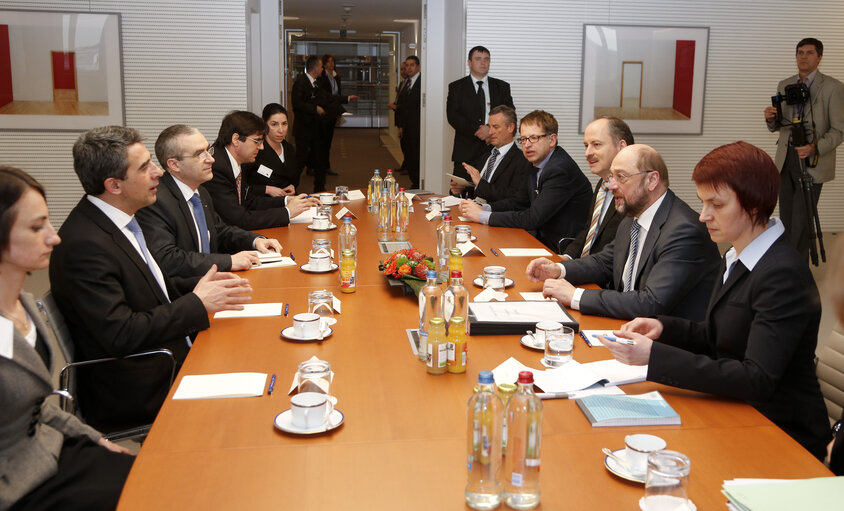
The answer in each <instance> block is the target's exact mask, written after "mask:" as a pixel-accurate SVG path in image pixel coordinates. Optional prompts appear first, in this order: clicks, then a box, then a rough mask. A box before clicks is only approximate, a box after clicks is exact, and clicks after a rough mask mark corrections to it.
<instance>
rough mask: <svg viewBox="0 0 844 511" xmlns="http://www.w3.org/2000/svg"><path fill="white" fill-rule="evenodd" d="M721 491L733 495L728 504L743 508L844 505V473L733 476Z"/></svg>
mask: <svg viewBox="0 0 844 511" xmlns="http://www.w3.org/2000/svg"><path fill="white" fill-rule="evenodd" d="M722 493H723V494H724V495H725V496H726V497H727V498H728V499H730V503H729V504H727V506H728V507H730V506H732V507H730V509H736V510H740V511H757V510H764V511H793V510H795V509H830V510H831V509H841V503H842V502H844V477H818V478H814V479H733V480H731V481H724V486H723V490H722Z"/></svg>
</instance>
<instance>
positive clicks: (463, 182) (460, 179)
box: [446, 173, 475, 186]
mask: <svg viewBox="0 0 844 511" xmlns="http://www.w3.org/2000/svg"><path fill="white" fill-rule="evenodd" d="M446 176H448V177H450V178H451V180H452V181H454V182H455V183H457V184H459V185H461V186H475V185H473V184H472V182H471V181H467V180H466V178H463V177H460V176H455V175H454V174H449V173H446Z"/></svg>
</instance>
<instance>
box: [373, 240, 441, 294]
mask: <svg viewBox="0 0 844 511" xmlns="http://www.w3.org/2000/svg"><path fill="white" fill-rule="evenodd" d="M433 269H434V259H433V258H432V257H430V256H426V255H425V254H424V253H422V252H420V251H418V250H416V249H413V248H409V249H404V250H399V251H398V252H394V253H392V254H390V256H389V257H388V258H387V259H385V260H384V261H381V262H379V263H378V270H379V271H381V272H382V273H383V274H384V275H386V276H387V277H388V278H393V279H397V280H400V281H402V282H403V283H405V284H406V285H407V286H409V287H410V288H411V289H412V290H413V292H414V293H415V294H417V295H418V294H419V290H420V289H422V287H423V286H424V285H425V275H426V274H427V273H428V270H433Z"/></svg>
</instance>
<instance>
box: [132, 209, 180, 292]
mask: <svg viewBox="0 0 844 511" xmlns="http://www.w3.org/2000/svg"><path fill="white" fill-rule="evenodd" d="M126 228H127V229H129V230H130V231H132V234H134V235H135V239H136V240H137V241H138V245H140V247H141V252H143V254H144V262H145V263H147V267H149V272H150V273H151V274H152V277H153V278H154V279H155V281H156V282H158V285H159V287H161V291H162V292H163V293H164V297H165V298H167V287H166V286H165V285H164V282H163V281H161V280H159V278H158V272H156V271H155V268H156V266H155V262H154V261H153V259H152V256H151V255H149V250H148V249H147V242H146V240H145V239H144V233H143V231H141V226H140V225H138V221H137V220H136V219H135V218H134V217H132V220H130V221H129V223H128V224H126ZM167 301H168V302H169V301H170V299H169V298H167Z"/></svg>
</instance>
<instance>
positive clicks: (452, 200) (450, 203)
mask: <svg viewBox="0 0 844 511" xmlns="http://www.w3.org/2000/svg"><path fill="white" fill-rule="evenodd" d="M462 200H463V199H461V198H460V197H454V196H452V195H446V196H445V197H443V207H446V208H453V207H454V206H459V205H460V202H461V201H462Z"/></svg>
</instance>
